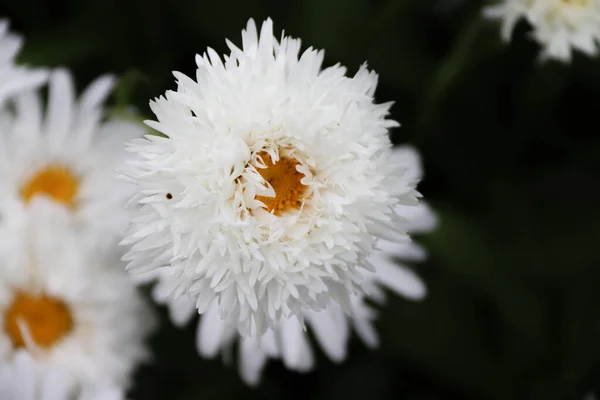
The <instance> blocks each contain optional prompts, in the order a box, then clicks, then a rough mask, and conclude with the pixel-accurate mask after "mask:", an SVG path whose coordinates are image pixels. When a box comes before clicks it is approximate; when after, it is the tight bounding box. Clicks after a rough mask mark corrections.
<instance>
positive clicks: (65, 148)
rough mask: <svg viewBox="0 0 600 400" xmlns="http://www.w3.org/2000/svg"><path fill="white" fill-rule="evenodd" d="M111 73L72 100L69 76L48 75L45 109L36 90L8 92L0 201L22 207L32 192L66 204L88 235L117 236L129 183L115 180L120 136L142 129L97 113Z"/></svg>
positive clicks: (124, 219) (12, 208)
mask: <svg viewBox="0 0 600 400" xmlns="http://www.w3.org/2000/svg"><path fill="white" fill-rule="evenodd" d="M113 83H114V79H113V78H111V77H108V76H105V77H102V78H99V79H98V80H96V81H95V82H93V83H92V84H91V85H90V86H89V87H88V89H86V90H85V92H84V93H83V94H82V95H81V97H80V99H79V100H76V99H75V91H74V88H73V78H72V77H71V75H70V74H69V73H68V72H67V71H65V70H56V71H54V72H53V73H52V74H51V78H50V88H49V98H48V102H47V103H48V104H47V107H46V110H45V115H44V109H43V107H42V100H41V98H40V96H39V93H35V92H28V93H25V94H22V95H20V96H18V97H16V98H15V99H14V107H12V108H10V109H9V108H7V109H4V110H0V207H2V209H3V211H4V213H5V214H9V215H13V214H16V213H22V212H24V210H25V209H26V208H27V206H28V204H29V203H30V202H31V201H32V200H33V199H35V198H38V197H40V198H43V199H45V200H47V201H49V202H51V203H53V204H55V205H58V206H60V207H64V208H66V209H68V210H70V211H71V213H72V215H73V217H74V219H75V221H76V222H77V224H78V225H79V227H80V228H81V230H82V232H83V233H85V234H90V235H92V237H93V238H94V240H98V239H99V238H108V239H110V238H118V239H120V237H121V236H122V235H123V232H124V231H125V228H126V227H127V224H128V223H129V218H130V216H129V214H128V213H127V212H126V211H125V210H124V206H125V203H126V201H127V199H128V198H129V197H131V194H132V192H131V187H130V185H127V184H126V183H124V182H122V181H119V180H117V179H115V176H114V175H115V169H116V168H117V166H118V165H119V163H120V162H122V160H123V158H124V155H125V149H124V144H125V142H126V141H128V140H130V139H132V138H134V137H138V136H141V135H142V134H143V132H144V128H143V127H142V126H140V125H139V124H136V123H134V122H131V121H127V120H124V119H114V118H113V119H109V120H104V110H103V108H102V103H103V101H104V99H105V98H106V97H107V96H108V94H109V93H110V90H111V87H112V86H113Z"/></svg>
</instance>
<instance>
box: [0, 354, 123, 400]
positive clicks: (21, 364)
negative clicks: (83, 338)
mask: <svg viewBox="0 0 600 400" xmlns="http://www.w3.org/2000/svg"><path fill="white" fill-rule="evenodd" d="M124 398H125V397H124V393H123V391H122V390H121V389H118V388H106V389H98V390H94V391H92V392H90V393H86V392H82V391H81V390H80V388H79V387H78V386H77V384H76V383H75V381H74V380H73V377H72V376H71V374H69V373H68V371H67V370H66V369H64V368H60V367H57V368H54V369H52V370H47V371H45V370H43V369H42V368H40V365H39V364H38V363H37V362H36V361H35V359H34V358H33V357H32V356H31V354H30V353H28V352H27V351H19V352H17V354H16V355H15V356H14V358H13V360H12V361H11V362H5V363H0V399H2V400H123V399H124Z"/></svg>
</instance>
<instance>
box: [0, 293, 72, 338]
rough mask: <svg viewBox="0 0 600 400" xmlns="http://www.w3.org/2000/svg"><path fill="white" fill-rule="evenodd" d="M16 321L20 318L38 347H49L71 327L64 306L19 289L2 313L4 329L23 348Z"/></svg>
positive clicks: (68, 315) (65, 306) (49, 298)
mask: <svg viewBox="0 0 600 400" xmlns="http://www.w3.org/2000/svg"><path fill="white" fill-rule="evenodd" d="M19 321H23V322H24V323H25V325H26V326H27V329H28V330H29V334H30V335H31V338H32V339H33V341H34V343H35V344H36V345H37V346H40V347H43V348H49V347H51V346H52V345H53V344H55V343H56V342H57V341H59V340H60V339H62V338H63V337H64V336H65V335H67V334H68V333H69V332H70V331H71V330H72V329H73V318H72V317H71V312H70V311H69V308H68V307H67V305H66V304H65V303H64V302H62V301H60V300H58V299H55V298H52V297H48V296H46V295H40V296H31V295H29V294H26V293H23V292H18V293H17V294H16V296H15V298H14V300H13V302H12V304H11V305H10V306H9V307H8V309H7V310H6V312H5V314H4V330H5V331H6V333H7V334H8V337H9V338H10V339H11V341H12V343H13V346H15V347H17V348H19V347H25V340H24V338H23V336H22V334H21V328H20V326H19Z"/></svg>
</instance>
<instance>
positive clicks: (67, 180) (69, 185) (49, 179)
mask: <svg viewBox="0 0 600 400" xmlns="http://www.w3.org/2000/svg"><path fill="white" fill-rule="evenodd" d="M78 189H79V180H78V179H77V177H75V175H74V174H73V173H72V172H71V171H70V170H69V169H67V168H65V167H64V166H62V165H50V166H48V167H46V168H44V169H42V170H40V171H38V172H37V173H36V174H35V175H34V176H33V177H32V178H31V179H29V181H27V182H26V183H25V185H23V187H22V188H21V196H22V197H23V200H24V201H25V202H26V203H29V202H30V201H31V199H32V198H33V197H35V196H37V195H46V196H48V197H51V198H52V199H53V200H55V201H56V202H58V203H62V204H65V205H67V206H69V207H71V208H73V207H75V198H76V197H77V192H78Z"/></svg>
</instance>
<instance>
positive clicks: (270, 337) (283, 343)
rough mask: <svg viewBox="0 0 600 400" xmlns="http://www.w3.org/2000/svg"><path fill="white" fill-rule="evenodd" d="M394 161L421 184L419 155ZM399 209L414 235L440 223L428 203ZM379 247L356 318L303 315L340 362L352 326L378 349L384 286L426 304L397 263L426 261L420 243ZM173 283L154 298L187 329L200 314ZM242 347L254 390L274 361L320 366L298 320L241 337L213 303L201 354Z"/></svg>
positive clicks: (335, 312) (354, 302)
mask: <svg viewBox="0 0 600 400" xmlns="http://www.w3.org/2000/svg"><path fill="white" fill-rule="evenodd" d="M394 157H396V158H398V159H399V160H401V162H402V164H403V165H404V166H405V167H407V168H408V170H407V174H408V175H410V176H412V177H414V178H415V179H420V176H421V168H420V162H419V157H418V153H417V152H416V151H415V150H413V149H411V148H408V147H400V148H397V149H395V150H394ZM399 207H400V208H402V210H398V211H401V212H402V214H403V215H405V216H406V217H407V221H406V223H405V228H406V230H407V232H409V233H423V232H429V231H431V230H432V229H433V228H434V227H435V225H436V223H437V219H436V217H435V215H434V214H433V212H432V211H431V210H430V208H429V207H428V206H427V205H425V204H420V205H419V206H417V207H414V206H399ZM378 247H379V250H380V251H377V252H375V253H373V254H372V255H371V257H370V261H371V263H372V264H373V265H374V267H375V269H376V272H374V273H371V272H369V273H366V274H365V283H364V285H365V287H366V294H365V295H359V296H354V297H352V298H351V309H352V317H349V316H348V315H346V313H345V312H344V311H343V310H342V308H341V307H340V306H339V305H338V304H336V303H332V304H330V305H328V306H327V307H325V309H323V310H321V311H314V310H305V311H304V312H303V316H304V318H305V321H306V325H307V326H308V328H309V330H310V331H312V333H313V334H314V336H315V338H316V339H317V342H318V343H319V344H320V346H321V347H322V348H323V350H324V351H325V353H326V354H327V356H328V357H329V358H330V359H331V360H333V361H334V362H341V361H343V360H344V359H345V358H346V355H347V347H348V343H349V340H350V337H351V335H350V331H351V328H352V327H354V329H355V330H356V332H357V333H358V335H359V336H360V337H361V338H362V340H363V341H364V342H365V343H366V344H367V345H368V346H369V347H375V346H377V345H378V337H377V333H376V330H375V328H374V327H373V323H372V321H373V320H374V318H375V317H376V315H377V312H376V310H375V309H374V308H373V307H371V306H369V305H368V303H367V302H366V299H367V298H368V299H369V300H371V302H375V303H383V302H384V301H385V293H384V291H383V290H382V287H385V288H388V289H392V290H393V291H394V292H396V293H397V294H399V295H401V296H404V297H406V298H408V299H411V300H420V299H422V298H423V297H424V296H425V294H426V289H425V285H424V283H423V282H422V281H421V280H420V278H419V277H418V276H416V275H415V274H414V273H413V272H412V271H411V270H410V269H409V268H408V267H407V266H405V265H403V264H402V263H397V262H396V260H398V259H399V260H402V261H403V262H407V261H409V262H413V261H421V260H423V259H424V258H425V256H426V252H425V250H424V249H423V248H422V247H421V246H419V245H418V244H416V243H414V242H406V243H401V244H397V243H392V242H388V241H383V240H382V241H380V242H379V244H378ZM169 279H170V277H169V275H167V274H164V273H162V274H158V284H157V285H156V286H155V287H154V290H153V296H154V298H155V300H156V301H157V302H159V303H164V304H167V305H168V308H169V312H170V315H171V318H172V320H173V322H174V323H175V324H176V325H183V324H186V323H188V321H189V320H190V318H191V317H192V316H193V314H194V311H195V307H194V302H193V300H192V299H191V298H190V297H189V296H181V297H178V298H173V297H172V296H170V289H169V288H170V286H171V284H170V282H169ZM236 342H238V348H237V349H238V353H239V370H240V374H241V376H242V378H243V380H244V381H245V382H246V383H248V384H250V385H255V384H257V383H258V381H259V379H260V374H261V371H262V369H263V367H264V366H265V364H266V362H267V360H268V359H270V358H276V359H281V360H282V361H283V363H284V365H285V366H286V367H287V368H289V369H292V370H295V371H299V372H305V371H308V370H310V369H312V368H313V367H314V366H315V365H314V362H315V358H314V357H313V352H312V349H311V345H310V339H309V338H308V333H307V331H306V330H304V329H303V327H302V325H301V324H300V322H299V321H298V319H297V318H295V317H293V318H290V319H285V320H282V321H280V322H278V323H277V325H276V326H275V327H274V328H271V329H268V330H267V332H266V333H264V334H263V335H256V334H253V335H250V336H240V334H239V333H238V331H237V329H235V327H234V326H231V325H227V324H226V322H225V321H224V320H223V319H221V318H220V315H219V310H218V305H217V304H216V303H213V304H212V305H211V307H210V308H209V310H208V311H207V312H206V314H204V315H203V316H202V317H201V318H200V322H199V326H198V330H197V347H198V352H199V353H200V354H201V355H202V356H204V357H214V356H216V355H217V354H219V353H222V354H223V355H224V356H228V355H229V354H230V353H231V350H232V346H233V345H234V343H236Z"/></svg>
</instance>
